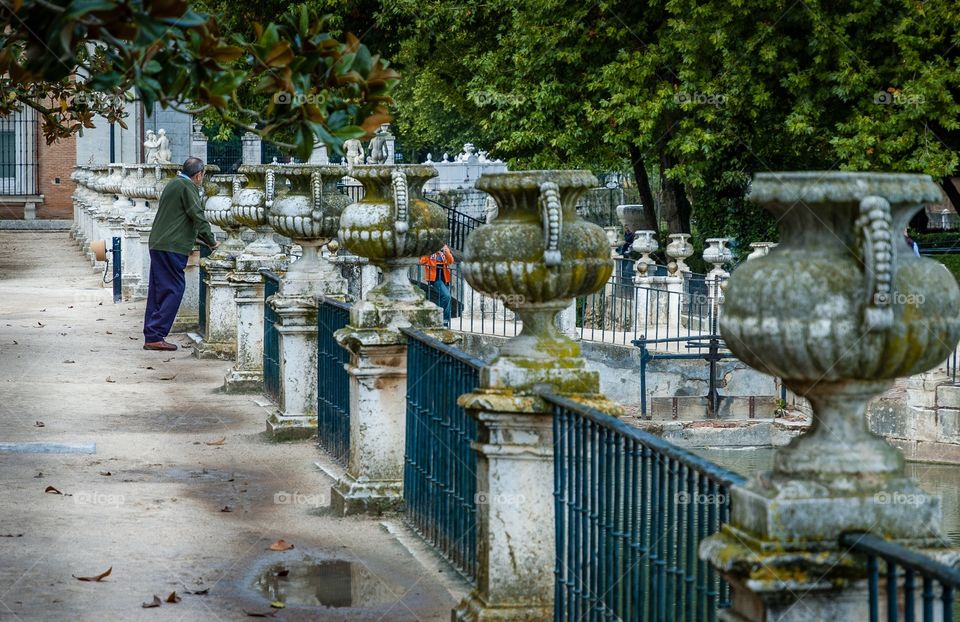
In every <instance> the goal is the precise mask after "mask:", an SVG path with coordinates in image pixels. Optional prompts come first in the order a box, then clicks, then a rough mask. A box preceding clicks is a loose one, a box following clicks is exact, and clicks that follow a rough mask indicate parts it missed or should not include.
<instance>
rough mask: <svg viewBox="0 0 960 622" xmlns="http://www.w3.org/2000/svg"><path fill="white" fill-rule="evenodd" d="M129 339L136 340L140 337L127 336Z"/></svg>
mask: <svg viewBox="0 0 960 622" xmlns="http://www.w3.org/2000/svg"><path fill="white" fill-rule="evenodd" d="M127 339H132V340H133V341H136V340H137V339H139V337H127Z"/></svg>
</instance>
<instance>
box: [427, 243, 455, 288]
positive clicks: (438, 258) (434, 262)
mask: <svg viewBox="0 0 960 622" xmlns="http://www.w3.org/2000/svg"><path fill="white" fill-rule="evenodd" d="M452 263H453V255H452V254H451V253H450V251H447V250H441V251H437V252H436V253H434V254H432V255H427V256H425V257H421V258H420V265H421V266H424V267H425V268H426V273H427V274H426V277H427V283H433V282H435V281H436V280H437V275H438V273H440V271H439V270H438V269H437V268H443V272H442V274H443V282H444V283H446V284H447V285H449V284H450V267H449V266H450V265H451V264H452Z"/></svg>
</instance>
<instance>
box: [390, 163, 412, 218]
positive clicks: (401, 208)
mask: <svg viewBox="0 0 960 622" xmlns="http://www.w3.org/2000/svg"><path fill="white" fill-rule="evenodd" d="M390 177H391V179H392V181H393V202H394V204H395V205H396V208H397V212H396V214H395V218H394V225H393V227H394V230H395V231H396V232H397V233H406V232H407V230H409V229H410V221H409V220H408V219H409V209H410V202H409V197H408V196H407V176H406V175H405V174H404V172H403V171H393V173H392V174H391V175H390Z"/></svg>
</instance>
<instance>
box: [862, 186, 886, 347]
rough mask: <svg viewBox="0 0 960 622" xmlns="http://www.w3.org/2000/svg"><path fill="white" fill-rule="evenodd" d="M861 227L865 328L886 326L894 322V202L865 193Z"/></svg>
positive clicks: (879, 328)
mask: <svg viewBox="0 0 960 622" xmlns="http://www.w3.org/2000/svg"><path fill="white" fill-rule="evenodd" d="M857 230H858V231H859V232H860V239H861V244H862V249H861V255H862V261H863V269H864V276H865V278H866V297H867V300H866V305H865V307H864V311H863V321H864V328H866V329H867V330H884V329H887V328H890V327H891V326H892V325H893V307H892V304H891V303H892V301H893V297H892V296H891V286H892V284H893V270H894V266H893V219H892V217H891V215H890V203H889V202H888V201H887V200H886V199H885V198H883V197H880V196H868V197H864V198H863V199H862V200H861V201H860V217H859V218H858V219H857Z"/></svg>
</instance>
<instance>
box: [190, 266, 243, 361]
mask: <svg viewBox="0 0 960 622" xmlns="http://www.w3.org/2000/svg"><path fill="white" fill-rule="evenodd" d="M200 261H202V262H203V264H204V270H205V271H206V285H207V305H206V308H207V323H206V330H205V334H204V336H203V341H201V342H200V343H199V344H197V346H196V347H195V348H194V354H196V356H197V358H201V359H224V360H234V359H235V357H236V354H237V302H236V293H235V291H234V289H235V288H234V287H233V285H232V284H231V282H230V280H229V276H230V273H231V272H232V271H233V269H234V268H235V267H236V263H235V262H234V260H233V258H231V257H226V258H222V259H211V258H210V257H207V258H204V259H201V260H200Z"/></svg>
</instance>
